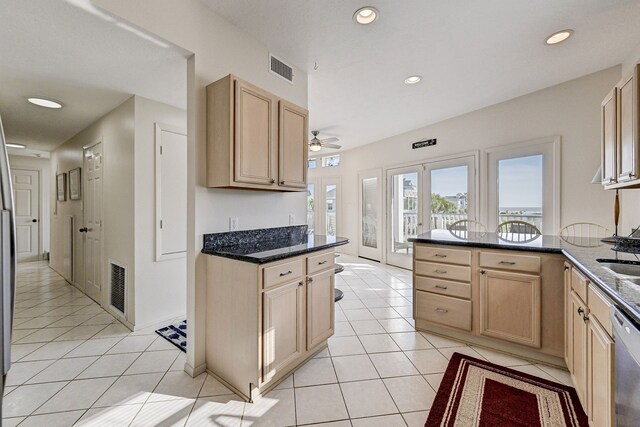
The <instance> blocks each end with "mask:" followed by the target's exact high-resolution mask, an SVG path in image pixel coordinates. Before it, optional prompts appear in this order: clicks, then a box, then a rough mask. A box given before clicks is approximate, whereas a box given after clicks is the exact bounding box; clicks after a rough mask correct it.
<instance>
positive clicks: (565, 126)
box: [310, 66, 621, 254]
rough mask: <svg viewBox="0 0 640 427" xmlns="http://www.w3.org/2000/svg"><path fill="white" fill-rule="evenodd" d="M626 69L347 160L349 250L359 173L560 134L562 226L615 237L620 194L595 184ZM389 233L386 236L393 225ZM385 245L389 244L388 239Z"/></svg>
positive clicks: (390, 141)
mask: <svg viewBox="0 0 640 427" xmlns="http://www.w3.org/2000/svg"><path fill="white" fill-rule="evenodd" d="M620 69H621V68H620V66H616V67H612V68H609V69H606V70H602V71H599V72H596V73H593V74H590V75H587V76H584V77H581V78H578V79H575V80H571V81H568V82H565V83H562V84H560V85H557V86H552V87H549V88H546V89H543V90H540V91H537V92H534V93H530V94H528V95H524V96H521V97H518V98H515V99H512V100H509V101H506V102H502V103H500V104H496V105H493V106H490V107H487V108H483V109H481V110H477V111H474V112H471V113H468V114H464V115H462V116H458V117H454V118H452V119H449V120H445V121H443V122H440V123H436V124H434V125H430V126H427V127H423V128H420V129H416V130H413V131H410V132H407V133H404V134H401V135H397V136H394V137H391V138H387V139H384V140H382V141H378V142H374V143H372V144H369V145H366V146H364V147H359V148H355V149H352V150H348V151H345V152H343V153H341V154H342V156H341V165H340V168H339V169H340V170H339V172H340V174H341V176H342V189H343V191H342V206H343V209H344V210H343V213H342V219H343V228H342V230H343V234H344V235H345V236H346V237H348V238H350V239H351V243H349V245H348V246H347V247H344V248H345V249H344V251H345V252H347V253H351V254H356V253H357V238H358V227H359V218H358V185H359V184H358V182H357V179H358V178H357V176H358V171H362V170H366V169H371V168H378V167H381V168H389V167H392V166H396V165H400V164H417V163H421V162H424V161H428V160H429V159H434V158H438V157H442V156H447V155H452V154H458V153H463V152H468V151H470V150H484V149H486V148H489V147H494V146H499V145H505V144H510V143H516V142H521V141H529V140H533V139H537V138H541V137H546V136H553V135H560V136H561V141H562V142H561V150H562V153H561V157H562V163H561V189H560V193H561V206H560V222H561V226H564V225H566V224H569V223H572V222H583V221H589V222H596V223H600V224H602V225H604V226H606V227H608V228H609V229H611V230H613V194H612V193H611V192H608V191H605V190H603V188H602V187H601V186H600V185H594V184H591V180H592V178H593V175H594V174H595V172H596V170H597V169H598V167H599V165H600V102H601V101H602V99H603V98H604V97H605V96H606V94H607V93H608V92H609V91H610V90H611V88H612V87H613V85H615V83H616V82H617V81H618V80H619V79H620ZM423 138H437V139H438V144H437V145H436V146H434V147H427V148H422V149H417V150H412V149H411V143H412V142H415V141H418V140H421V139H423ZM482 155H483V153H482V152H481V156H482ZM481 165H482V159H481ZM332 169H334V168H327V169H322V170H318V169H316V170H312V171H310V178H313V177H318V176H322V175H324V174H335V173H336V172H334V171H333V170H332ZM480 177H481V174H480V173H479V174H478V179H480ZM483 188H486V185H485V186H484V187H483V185H482V183H481V186H480V191H481V194H480V195H479V197H478V200H479V202H480V210H481V212H482V210H483V209H485V212H486V203H487V200H486V192H485V193H483V192H482V190H483ZM384 199H386V194H385V195H384V196H383V200H384ZM483 204H484V205H485V206H483ZM384 206H385V205H384V203H383V207H384ZM383 230H385V232H386V227H385V226H383ZM382 239H383V241H384V240H386V236H382Z"/></svg>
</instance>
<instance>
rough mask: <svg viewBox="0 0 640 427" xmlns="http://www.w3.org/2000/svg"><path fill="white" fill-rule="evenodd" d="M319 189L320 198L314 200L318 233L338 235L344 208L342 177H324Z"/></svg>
mask: <svg viewBox="0 0 640 427" xmlns="http://www.w3.org/2000/svg"><path fill="white" fill-rule="evenodd" d="M317 191H318V193H317V195H318V198H317V200H314V211H315V213H316V226H317V228H316V234H324V235H327V236H338V235H339V233H340V230H341V225H340V210H341V209H342V206H341V205H342V203H341V200H340V197H341V195H340V178H339V177H325V178H322V179H321V180H320V185H319V186H318V189H317Z"/></svg>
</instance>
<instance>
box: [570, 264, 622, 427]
mask: <svg viewBox="0 0 640 427" xmlns="http://www.w3.org/2000/svg"><path fill="white" fill-rule="evenodd" d="M569 269H571V270H573V271H572V274H569V275H565V277H568V278H569V279H568V280H567V281H566V282H565V287H566V288H567V289H568V290H569V292H568V294H569V298H570V300H569V302H568V304H567V318H568V322H567V349H568V351H567V355H566V357H567V367H568V368H569V372H570V373H571V379H572V380H573V385H574V387H575V389H576V392H577V393H578V397H579V399H580V402H581V403H582V407H583V409H584V410H585V412H586V413H587V416H588V417H589V425H590V426H592V427H610V426H614V425H615V396H614V390H615V387H614V381H615V375H614V363H615V358H614V349H615V347H614V342H613V338H612V336H611V335H610V333H611V332H610V331H611V330H610V326H609V314H610V312H609V311H610V308H611V306H612V304H611V302H610V301H609V300H608V298H607V297H605V296H604V295H602V294H601V292H600V291H598V290H597V289H595V288H594V285H593V284H591V283H589V280H588V279H587V278H586V277H584V276H583V275H582V274H580V273H579V272H578V271H576V268H575V267H573V266H569ZM576 290H578V291H579V292H580V293H581V294H583V295H585V298H586V300H587V301H585V300H584V299H583V298H581V296H580V294H578V292H576ZM590 307H593V310H591V309H590ZM603 325H607V326H603Z"/></svg>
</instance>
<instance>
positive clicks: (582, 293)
mask: <svg viewBox="0 0 640 427" xmlns="http://www.w3.org/2000/svg"><path fill="white" fill-rule="evenodd" d="M588 286H589V281H588V280H587V278H586V277H584V276H583V275H582V273H580V272H579V271H578V269H577V268H573V269H572V270H571V289H572V290H573V291H574V292H575V293H576V294H578V296H579V297H580V299H581V300H582V301H584V303H585V304H589V299H588V295H587V288H588Z"/></svg>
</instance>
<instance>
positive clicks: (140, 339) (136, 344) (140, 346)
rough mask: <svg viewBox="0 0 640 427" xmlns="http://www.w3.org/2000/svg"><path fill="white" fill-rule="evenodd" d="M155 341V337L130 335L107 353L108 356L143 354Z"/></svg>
mask: <svg viewBox="0 0 640 427" xmlns="http://www.w3.org/2000/svg"><path fill="white" fill-rule="evenodd" d="M155 340H156V337H154V336H153V335H137V336H131V335H130V336H128V337H124V338H123V339H122V340H120V341H119V342H118V343H117V344H116V345H114V346H113V347H111V349H109V351H107V354H116V353H136V352H143V351H145V350H146V349H147V348H148V347H149V346H150V345H151V344H152V343H153V342H154V341H155ZM174 348H175V347H173V348H170V349H169V350H173V349H174Z"/></svg>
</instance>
